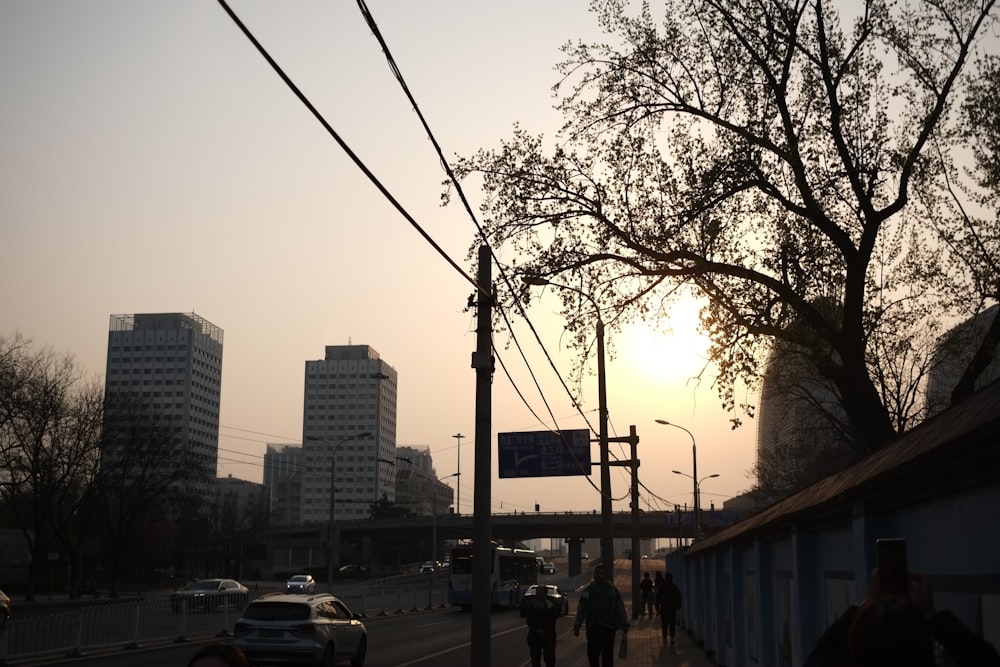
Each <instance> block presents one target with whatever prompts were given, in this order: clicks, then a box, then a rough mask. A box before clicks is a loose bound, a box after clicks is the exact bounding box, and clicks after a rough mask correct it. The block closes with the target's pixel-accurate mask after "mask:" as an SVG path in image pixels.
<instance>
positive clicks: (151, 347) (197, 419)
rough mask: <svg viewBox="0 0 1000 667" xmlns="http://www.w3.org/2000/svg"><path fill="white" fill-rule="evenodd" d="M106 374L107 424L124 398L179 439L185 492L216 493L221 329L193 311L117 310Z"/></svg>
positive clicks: (204, 495) (115, 416)
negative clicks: (120, 312)
mask: <svg viewBox="0 0 1000 667" xmlns="http://www.w3.org/2000/svg"><path fill="white" fill-rule="evenodd" d="M106 372H107V374H106V377H105V396H106V399H107V404H108V405H109V406H111V407H112V408H113V409H110V410H109V411H108V413H107V414H106V428H107V427H112V428H113V427H115V423H113V420H116V419H117V420H122V419H124V418H125V415H124V412H123V410H122V408H121V406H123V405H124V404H125V403H126V402H127V403H128V404H129V405H130V406H132V409H136V408H137V409H139V410H141V411H142V413H143V414H144V415H146V416H148V417H150V418H151V419H153V420H155V422H156V423H157V424H158V425H159V427H162V432H167V433H169V434H170V435H169V437H170V438H172V439H173V440H174V441H175V442H176V443H177V444H178V446H177V447H176V449H175V451H179V452H181V453H182V454H183V457H184V459H185V460H184V461H183V463H184V465H185V467H186V468H187V469H188V470H189V473H190V474H188V475H186V477H185V480H184V488H183V489H182V490H183V491H184V492H186V493H188V494H189V495H195V496H197V497H200V498H203V499H211V498H214V496H215V491H216V474H217V469H218V461H219V403H220V397H221V391H222V329H220V328H219V327H217V326H215V325H214V324H212V323H211V322H209V321H208V320H205V319H204V318H202V317H199V316H198V315H195V314H194V313H157V314H142V315H112V316H111V324H110V327H109V330H108V358H107V371H106ZM107 420H111V421H110V422H107Z"/></svg>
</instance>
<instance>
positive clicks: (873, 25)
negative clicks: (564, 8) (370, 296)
mask: <svg viewBox="0 0 1000 667" xmlns="http://www.w3.org/2000/svg"><path fill="white" fill-rule="evenodd" d="M656 6H657V7H658V8H659V9H660V16H661V17H662V18H660V19H659V20H658V21H657V20H654V18H653V15H652V11H653V10H652V3H642V5H641V6H640V7H639V8H638V9H637V10H635V11H633V10H632V9H631V8H630V6H629V3H628V2H626V1H625V0H595V1H593V2H592V3H591V7H592V10H593V12H594V13H595V14H596V16H597V19H598V21H599V22H600V24H601V26H602V28H603V29H604V31H605V32H606V33H607V34H608V35H609V38H608V40H607V42H606V43H601V44H585V43H576V44H572V43H571V44H567V45H566V46H565V47H564V52H565V54H566V60H565V61H564V62H563V63H561V64H560V66H559V67H560V71H561V73H562V74H563V77H564V79H563V81H562V82H561V83H560V84H559V86H557V88H556V91H557V94H559V93H561V92H562V91H567V92H565V93H564V94H563V95H562V97H561V98H560V100H559V103H558V108H559V109H560V110H561V111H562V112H563V115H564V117H565V119H566V123H565V126H564V128H563V133H562V143H561V144H560V145H559V146H557V147H555V148H552V149H549V148H547V147H546V146H545V144H544V142H543V139H542V137H536V136H532V135H530V134H529V133H528V132H526V131H524V130H522V129H520V128H516V129H515V131H514V135H513V137H512V138H511V139H509V140H507V141H504V142H503V143H502V145H501V146H500V147H499V148H497V149H492V150H486V149H484V150H481V151H479V152H478V153H476V154H475V155H473V156H471V157H468V158H465V159H462V160H460V161H459V162H458V163H457V167H456V173H457V174H458V175H459V177H460V178H467V177H470V176H473V175H475V176H478V177H479V178H481V179H482V185H483V188H484V190H485V192H486V197H485V199H484V202H485V203H484V204H483V205H482V211H483V214H484V232H485V234H486V237H487V239H488V240H489V241H490V242H491V244H492V245H493V247H494V248H496V249H497V254H498V255H499V256H502V257H515V258H516V259H515V260H514V261H513V262H512V263H511V265H509V266H508V267H506V268H507V270H508V275H509V276H512V277H513V278H514V280H516V279H517V278H518V277H523V276H530V277H535V278H537V277H542V278H546V279H549V280H550V281H552V282H561V283H563V284H569V285H572V286H574V287H575V288H577V289H579V290H581V291H582V292H585V293H586V294H587V295H588V296H589V297H591V298H593V299H594V300H595V302H597V303H598V304H600V307H601V310H602V317H603V320H604V321H605V322H606V323H618V322H623V321H627V320H631V319H634V318H643V319H647V320H655V319H658V318H659V317H660V316H661V315H663V314H664V313H666V312H668V311H669V308H670V307H671V305H672V303H674V302H675V300H676V299H677V298H679V297H680V296H683V295H684V294H686V293H687V291H688V290H690V291H693V292H694V293H696V294H697V295H699V296H701V297H705V298H706V299H707V304H708V305H707V306H706V307H705V308H704V310H703V311H702V313H701V325H702V328H703V330H704V332H705V333H706V334H707V335H708V336H709V337H710V339H711V341H712V347H711V355H712V360H713V362H714V363H715V365H716V367H717V368H718V370H719V374H720V375H719V377H718V383H717V387H718V389H719V391H720V394H721V396H722V398H723V399H724V403H725V404H726V405H727V406H728V407H729V408H733V409H735V408H736V407H737V406H736V399H735V396H736V393H735V387H736V386H737V382H738V381H739V380H744V381H747V382H749V383H751V384H754V383H756V382H757V381H758V379H759V377H760V375H761V372H762V368H761V366H762V363H763V360H764V359H766V358H767V354H768V352H769V350H770V349H771V347H772V345H773V344H774V343H775V342H776V341H783V342H785V343H787V344H789V345H793V346H797V348H798V349H799V350H800V351H801V353H802V354H803V355H804V358H805V359H806V360H807V362H808V365H809V372H810V373H812V374H813V375H814V376H816V377H819V378H824V379H826V380H827V381H829V383H830V384H831V385H832V386H833V387H834V388H835V389H836V392H837V395H838V396H839V399H840V402H841V405H840V407H841V408H842V410H843V414H844V415H846V424H847V425H848V426H849V429H848V431H847V435H848V437H849V442H850V443H851V445H852V446H853V447H854V449H855V450H856V452H857V454H858V455H859V456H860V455H864V454H865V453H867V452H870V451H873V450H875V449H878V448H879V447H881V446H883V445H884V444H885V443H887V442H888V441H889V440H891V439H892V438H894V437H895V435H896V434H898V433H899V432H901V431H902V430H903V429H905V428H907V427H908V426H909V425H911V424H912V423H913V422H914V421H915V420H918V419H919V418H920V410H921V409H922V408H921V406H920V399H919V389H918V388H917V387H918V386H919V383H920V376H921V374H922V373H923V372H924V369H926V366H927V361H926V355H927V354H928V350H927V345H925V344H924V342H922V341H916V340H914V333H915V332H921V334H922V335H924V336H927V337H931V338H933V337H934V336H935V335H936V334H937V333H939V332H940V331H941V330H942V329H941V327H942V326H943V323H947V322H949V321H951V320H955V319H957V318H960V317H963V316H965V315H967V314H968V313H969V312H970V311H975V310H977V309H980V308H982V307H983V305H984V304H983V300H982V298H981V295H980V294H978V293H975V292H974V291H972V290H970V289H968V286H969V285H970V282H971V280H972V274H973V270H972V268H971V267H972V266H973V263H972V260H971V259H970V260H968V261H965V262H957V261H954V260H955V257H956V255H955V250H954V247H949V246H948V245H947V244H942V243H941V239H942V238H946V237H947V234H948V232H955V231H956V230H957V229H959V228H960V227H961V226H962V224H963V222H962V221H961V220H960V217H959V215H958V208H959V205H958V204H959V202H958V200H957V199H956V198H954V197H951V196H949V195H948V194H947V193H948V192H949V188H948V181H949V179H951V178H953V177H956V170H955V160H956V157H957V156H958V155H960V153H961V151H962V149H963V148H964V147H966V146H967V144H968V141H969V139H968V136H967V135H966V134H964V133H963V131H962V129H963V127H964V126H963V118H962V116H961V114H960V113H958V109H959V108H960V103H961V101H962V100H963V99H965V96H966V94H967V92H969V88H968V86H969V84H970V71H969V70H970V68H969V67H968V65H969V62H970V61H971V60H972V59H974V58H976V57H977V55H978V54H982V53H985V52H988V50H989V45H988V44H984V43H983V40H982V36H983V35H984V34H989V30H990V29H991V28H992V27H994V26H995V25H996V21H997V16H996V13H997V12H996V10H995V2H994V1H993V0H985V1H980V0H976V1H973V0H948V1H946V2H940V1H936V0H934V1H931V0H922V1H921V0H915V1H914V2H908V3H896V2H890V1H888V0H866V1H864V2H858V3H850V4H848V3H839V4H838V5H836V6H835V3H832V2H827V1H824V0H774V1H769V2H743V1H738V0H663V1H662V2H659V3H656ZM837 7H843V8H844V11H845V12H847V11H849V12H851V14H850V15H849V16H841V14H840V13H839V12H838V10H837ZM972 92H973V93H974V90H973V91H972ZM965 122H967V121H965ZM915 192H916V193H918V194H919V195H920V201H917V202H914V201H912V200H913V194H914V193H915ZM929 209H930V210H933V211H934V212H935V213H936V215H935V216H934V217H933V219H932V218H931V217H930V216H929V215H928V210H929ZM968 224H972V225H973V227H974V228H975V230H976V231H977V232H978V233H979V236H980V237H981V236H983V235H987V236H990V235H993V231H992V230H993V229H995V225H992V226H985V225H984V224H982V222H981V221H976V220H972V219H970V222H969V223H968ZM964 252H965V253H966V255H968V256H969V257H970V258H976V259H978V258H981V257H982V254H983V253H982V251H981V249H977V248H976V247H975V246H974V245H973V244H967V245H966V246H964ZM975 267H976V269H977V270H979V271H980V272H981V274H982V275H981V276H979V277H978V278H977V279H979V280H981V281H983V282H984V284H986V283H989V282H991V281H992V282H993V283H995V282H996V280H997V275H998V273H997V271H996V269H995V266H994V265H992V264H990V263H988V262H986V263H983V262H977V263H975ZM512 282H513V281H512ZM505 287H506V289H505V290H504V292H505V295H506V299H507V300H508V302H509V301H511V300H513V299H514V298H515V297H518V296H524V294H525V293H526V290H525V289H524V287H523V286H522V285H518V284H508V285H506V286H505ZM503 296H504V294H501V297H503ZM562 296H563V299H564V308H565V312H566V314H567V316H568V320H569V327H570V329H571V331H572V332H574V333H576V334H578V336H577V338H576V342H577V343H578V344H580V345H581V346H584V345H585V344H586V341H585V336H583V335H581V332H586V331H588V330H592V329H590V325H591V324H592V320H593V317H594V316H595V313H593V309H591V308H589V307H588V308H584V307H581V303H580V299H579V297H578V296H576V295H574V293H573V292H571V291H569V290H564V291H563V292H562ZM995 297H996V295H995V294H994V295H992V298H995ZM896 354H903V355H904V356H905V355H910V358H909V359H905V358H904V359H902V360H900V359H898V358H896V357H894V356H893V355H896ZM890 393H891V394H893V395H892V396H891V395H890Z"/></svg>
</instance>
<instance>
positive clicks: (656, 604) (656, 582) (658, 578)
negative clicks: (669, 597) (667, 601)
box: [653, 570, 663, 616]
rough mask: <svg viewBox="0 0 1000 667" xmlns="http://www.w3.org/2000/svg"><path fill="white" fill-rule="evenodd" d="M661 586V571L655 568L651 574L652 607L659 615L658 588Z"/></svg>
mask: <svg viewBox="0 0 1000 667" xmlns="http://www.w3.org/2000/svg"><path fill="white" fill-rule="evenodd" d="M661 588H663V573H662V572H660V571H659V570H657V571H656V572H655V573H654V574H653V608H654V609H656V615H657V616H659V615H660V589H661Z"/></svg>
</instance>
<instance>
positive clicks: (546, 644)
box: [521, 584, 560, 667]
mask: <svg viewBox="0 0 1000 667" xmlns="http://www.w3.org/2000/svg"><path fill="white" fill-rule="evenodd" d="M547 593H548V587H547V586H545V585H544V584H538V585H537V586H536V587H535V595H532V596H530V597H528V598H525V603H524V606H523V607H521V615H522V616H524V618H525V622H526V623H527V625H528V653H529V654H530V655H531V667H542V656H543V655H544V656H545V667H556V619H557V618H559V612H560V609H559V607H558V606H557V605H556V603H555V602H554V601H552V600H551V599H549V596H548V595H547Z"/></svg>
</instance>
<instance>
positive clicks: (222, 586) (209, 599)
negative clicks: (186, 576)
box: [170, 579, 250, 613]
mask: <svg viewBox="0 0 1000 667" xmlns="http://www.w3.org/2000/svg"><path fill="white" fill-rule="evenodd" d="M249 601H250V591H249V589H247V587H246V586H244V585H243V584H241V583H240V582H238V581H236V580H235V579H197V580H195V581H192V582H191V583H190V584H188V585H187V586H186V587H185V588H182V589H181V590H179V591H174V593H173V594H172V595H171V596H170V608H171V609H173V610H174V613H180V612H182V611H184V610H186V609H191V610H194V609H200V610H202V611H215V610H216V609H219V608H221V607H232V608H234V609H242V608H243V607H245V606H246V604H247V602H249Z"/></svg>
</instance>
